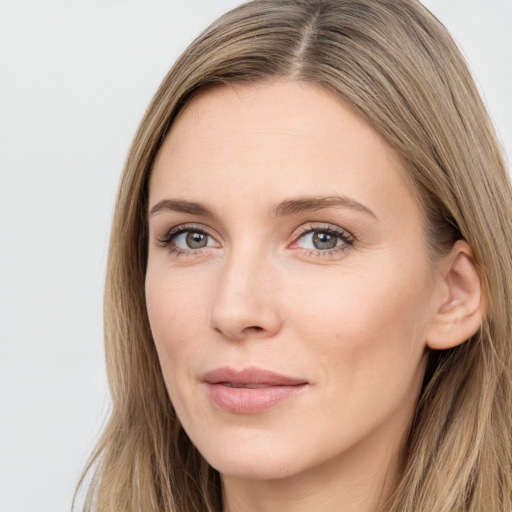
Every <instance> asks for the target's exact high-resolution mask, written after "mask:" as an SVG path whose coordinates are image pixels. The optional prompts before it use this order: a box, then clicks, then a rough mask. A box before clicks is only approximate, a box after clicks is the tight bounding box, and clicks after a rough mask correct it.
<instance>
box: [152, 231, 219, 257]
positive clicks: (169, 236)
mask: <svg viewBox="0 0 512 512" xmlns="http://www.w3.org/2000/svg"><path fill="white" fill-rule="evenodd" d="M189 232H191V233H200V234H202V235H205V236H209V237H211V235H210V234H209V233H208V232H207V231H206V230H205V229H204V228H203V227H202V226H198V225H194V224H183V225H180V226H176V227H175V228H172V229H170V230H169V231H168V232H167V233H166V234H165V235H164V236H163V237H161V238H159V239H158V246H159V247H168V246H169V244H171V243H172V241H173V240H175V239H176V238H177V237H178V236H179V235H182V234H183V233H189ZM212 238H213V237H212ZM169 252H170V254H173V255H175V256H182V255H186V256H194V255H198V254H200V253H202V252H203V249H202V248H201V249H190V250H188V251H187V250H185V249H181V248H179V247H171V249H170V251H169Z"/></svg>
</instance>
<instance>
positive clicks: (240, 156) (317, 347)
mask: <svg viewBox="0 0 512 512" xmlns="http://www.w3.org/2000/svg"><path fill="white" fill-rule="evenodd" d="M305 196H308V197H310V196H322V197H325V196H327V197H332V196H344V197H346V198H349V199H350V200H351V201H356V202H357V203H358V204H359V205H361V206H360V207H357V208H356V207H354V205H353V204H352V203H348V204H342V205H330V206H329V205H324V207H321V208H320V207H319V208H316V209H314V210H311V209H310V210H302V211H297V209H296V210H295V211H291V212H290V211H288V212H282V211H281V212H280V214H276V212H275V211H274V212H273V211H272V208H274V210H275V205H278V204H280V203H282V202H283V201H287V200H294V199H296V198H304V197H305ZM168 199H173V200H176V199H177V200H186V201H193V202H194V203H199V204H200V205H202V206H204V207H205V208H207V209H208V210H210V212H211V215H203V214H202V213H201V212H200V211H192V210H190V211H187V212H185V211H175V210H173V209H169V208H165V207H161V208H160V209H159V210H158V211H157V212H154V213H152V214H151V213H150V214H149V259H148V267H147V276H146V298H147V309H148V314H149V319H150V324H151V329H152V333H153V336H154V340H155V344H156V348H157V351H158V356H159V359H160V363H161V366H162V371H163V376H164V379H165V382H166V386H167V389H168V392H169V395H170V398H171V401H172V403H173V405H174V407H175V409H176V411H177V414H178V416H179V418H180V420H181V422H182V425H183V427H184V428H185V430H186V432H187V433H188V435H189V437H190V438H191V439H192V441H193V443H194V444H195V445H196V446H197V448H198V449H199V451H200V452H201V453H202V455H203V456H204V457H205V458H206V460H207V461H208V462H209V463H210V464H211V465H212V466H213V467H214V468H216V469H217V470H219V471H220V473H221V476H222V483H223V495H224V507H225V510H226V511H250V510H254V511H256V510H257V511H262V512H263V511H271V510H280V511H281V512H285V511H288V510H293V511H295V512H297V511H302V510H304V511H306V510H307V511H311V510H323V511H331V510H333V511H334V510H336V511H339V510H343V511H344V512H351V511H357V512H364V511H369V510H373V509H374V508H375V507H376V506H378V503H379V502H381V501H382V500H383V499H384V498H385V497H386V496H387V494H388V492H389V489H390V488H391V486H392V485H393V483H394V480H395V477H396V473H397V467H398V463H399V459H400V450H401V448H402V445H403V440H404V436H405V435H406V431H407V428H408V426H409V423H410V420H411V417H412V414H413V410H414V404H415V401H416V399H417V396H418V393H419V390H420V387H421V383H422V378H423V375H424V371H425V364H426V348H427V344H428V336H429V332H430V330H431V329H432V328H433V327H432V326H433V323H434V322H435V321H436V319H437V316H436V315H437V314H438V311H439V304H440V303H442V302H446V303H449V302H450V300H451V302H452V303H453V302H454V301H453V298H451V297H450V293H449V291H447V287H446V286H445V281H443V279H442V278H441V277H439V276H442V272H440V271H439V268H437V267H436V266H435V265H433V264H432V262H431V261H430V259H429V253H428V249H427V244H426V242H425V238H424V225H423V217H422V212H421V209H420V206H419V204H418V202H417V200H416V198H415V195H414V193H413V191H412V190H411V188H410V186H409V184H408V182H407V180H406V179H405V178H404V175H403V170H402V169H401V168H400V163H399V160H398V158H397V157H396V155H395V153H394V152H393V150H392V149H391V148H390V147H389V146H388V145H387V144H386V143H385V142H384V141H383V140H382V138H381V137H380V136H379V135H378V134H377V133H376V132H375V131H374V130H372V128H371V127H370V126H369V125H368V124H366V123H365V122H364V121H363V120H361V119H360V118H359V117H358V116H357V115H355V114H354V113H353V112H352V111H351V110H349V109H348V108H347V107H346V106H345V105H343V103H341V102H340V101H339V100H338V99H336V98H334V97H333V96H332V95H330V94H329V93H327V92H326V91H324V90H323V89H321V88H319V87H317V86H314V85H307V84H301V83H297V82H293V81H289V82H286V81H280V82H275V83H268V84H261V85H257V86H248V85H241V86H235V87H219V88H216V89H213V90H210V91H208V92H205V93H202V94H201V95H199V96H198V97H196V98H195V99H194V100H193V101H192V102H191V103H190V104H189V105H188V106H187V108H186V109H185V110H184V111H183V112H182V113H181V115H180V116H179V118H178V119H177V121H176V122H175V123H174V125H173V127H172V129H171V131H170V133H169V135H168V136H167V138H166V140H165V142H164V144H163V147H162V148H161V150H160V152H159V154H158V157H157V159H156V162H155V165H154V169H153V172H152V176H151V181H150V189H149V209H150V210H151V209H153V208H154V207H155V205H157V204H159V203H160V204H162V203H161V201H164V200H168ZM174 204H175V203H174ZM367 210H368V211H367ZM283 213H284V214H283ZM176 226H182V227H183V226H184V229H188V230H189V232H192V233H194V232H196V231H197V230H198V229H200V230H202V231H203V232H205V233H207V234H208V237H207V238H206V240H207V245H206V246H205V247H203V248H200V249H196V248H190V247H187V240H186V234H184V235H181V236H179V237H175V238H174V239H173V240H172V241H171V242H169V243H164V242H162V240H163V239H164V238H165V236H166V234H167V233H168V232H169V230H171V229H172V228H175V227H176ZM326 227H328V228H329V229H331V230H332V229H334V230H338V231H339V232H340V233H341V234H342V235H343V236H345V238H337V237H336V235H334V236H335V240H336V244H337V247H336V248H335V249H333V250H325V249H324V248H323V247H322V249H318V248H317V247H315V245H314V244H313V242H312V235H311V234H308V235H304V234H303V233H304V230H306V231H307V230H314V229H316V230H317V232H316V233H317V234H318V230H319V229H325V228H326ZM348 234H350V237H349V238H348V240H349V241H351V242H350V243H349V241H347V238H346V237H347V236H348ZM352 242H353V243H352ZM180 251H181V252H180ZM443 332H444V331H443ZM222 366H230V367H233V368H237V369H240V368H246V367H248V366H256V367H259V368H264V369H268V370H272V371H274V372H278V373H281V374H284V375H287V376H292V377H296V378H301V379H303V380H305V381H307V383H308V384H307V386H306V387H305V388H304V389H303V390H302V391H301V392H300V393H298V394H297V395H296V396H294V397H293V398H291V399H289V400H286V401H284V402H282V403H280V404H278V405H276V406H274V407H272V408H270V409H268V410H266V411H264V412H262V413H259V414H253V415H243V414H235V413H231V412H226V411H223V410H221V409H219V408H218V407H217V406H215V404H213V403H212V401H211V400H210V399H209V397H208V394H207V393H206V391H205V386H204V383H203V382H202V380H201V376H202V375H204V373H205V372H207V371H210V370H213V369H215V368H218V367H222Z"/></svg>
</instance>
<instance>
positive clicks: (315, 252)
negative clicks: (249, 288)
mask: <svg viewBox="0 0 512 512" xmlns="http://www.w3.org/2000/svg"><path fill="white" fill-rule="evenodd" d="M183 233H199V234H202V235H205V236H208V237H210V238H213V237H212V236H211V235H210V234H209V233H208V231H206V230H205V229H204V228H203V227H202V226H200V225H194V224H184V225H180V226H176V227H174V228H172V229H170V230H169V231H168V232H167V233H166V234H165V235H164V236H163V237H161V238H159V239H158V246H159V247H168V246H169V245H170V244H171V243H172V242H173V240H175V239H176V238H177V237H178V236H179V235H181V234H183ZM310 233H324V234H328V235H332V236H335V237H336V238H338V239H340V240H341V241H342V242H343V244H342V245H340V246H337V247H334V248H332V249H326V250H320V249H302V250H303V251H305V255H306V256H307V257H319V258H321V257H328V256H332V255H334V254H338V253H343V252H345V251H347V250H349V249H350V248H351V247H353V246H354V244H355V238H354V236H353V235H351V234H350V233H349V232H348V231H345V230H344V229H341V228H338V227H334V226H331V225H325V224H324V225H321V226H315V225H313V224H309V225H308V226H306V227H304V228H302V229H301V230H300V231H298V232H297V233H295V234H294V235H293V238H294V242H293V243H292V244H291V246H293V245H294V244H296V243H297V242H298V241H299V240H301V239H302V238H303V237H305V236H306V235H308V234H310ZM205 248H207V247H204V248H199V249H190V250H185V249H181V248H179V247H175V246H174V247H171V249H170V251H169V252H170V254H173V255H175V256H181V255H186V256H197V255H199V254H201V253H202V252H203V249H205ZM298 249H300V248H296V249H295V250H298Z"/></svg>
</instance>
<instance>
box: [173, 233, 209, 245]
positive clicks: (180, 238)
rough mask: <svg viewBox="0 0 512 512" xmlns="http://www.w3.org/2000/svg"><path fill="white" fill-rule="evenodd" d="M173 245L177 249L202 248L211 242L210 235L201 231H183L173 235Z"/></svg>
mask: <svg viewBox="0 0 512 512" xmlns="http://www.w3.org/2000/svg"><path fill="white" fill-rule="evenodd" d="M172 240H173V242H174V245H175V246H176V247H178V248H179V249H202V248H203V247H207V246H208V245H212V244H211V237H210V235H208V234H207V233H204V232H202V231H184V232H183V233H179V234H178V235H176V236H174V238H173V239H172Z"/></svg>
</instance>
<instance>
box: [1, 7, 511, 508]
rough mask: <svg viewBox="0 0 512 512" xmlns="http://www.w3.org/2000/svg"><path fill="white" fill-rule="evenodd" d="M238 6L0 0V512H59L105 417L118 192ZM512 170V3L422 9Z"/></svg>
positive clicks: (66, 503) (69, 496)
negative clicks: (437, 25) (190, 65)
mask: <svg viewBox="0 0 512 512" xmlns="http://www.w3.org/2000/svg"><path fill="white" fill-rule="evenodd" d="M238 3H239V2H238V0H188V1H176V0H174V1H161V2H157V1H144V2H142V1H138V2H134V1H126V0H125V1H102V2H100V1H91V0H89V1H71V0H70V1H67V2H64V1H62V2H35V1H34V2H25V1H8V0H3V1H2V0H0V512H57V511H66V510H69V507H70V502H71V496H72V493H73V488H74V485H75V484H76V481H77V479H78V477H79V474H80V471H81V469H82V467H83V465H84V463H85V461H86V458H87V456H88V454H89V452H90V450H91V448H92V446H93V443H94V439H95V438H96V436H97V434H98V432H99V430H100V427H101V425H102V422H103V419H104V416H105V413H106V412H107V411H108V390H107V384H106V378H105V371H104V362H103V345H102V343H103V341H102V293H103V292H102V288H103V280H104V274H105V262H106V251H107V241H108V232H109V223H110V217H111V213H112V207H113V200H114V196H115V189H116V184H117V181H118V178H119V175H120V172H121V169H122V165H123V161H124V158H125V155H126V152H127V149H128V146H129V144H130V140H131V138H132V136H133V134H134V132H135V130H136V127H137V124H138V122H139V120H140V118H141V116H142V114H143V112H144V109H145V107H146V106H147V104H148V102H149V100H150V99H151V96H152V94H153V93H154V92H155V90H156V88H157V86H158V84H159V82H160V80H161V79H162V78H163V76H164V75H165V73H166V72H167V70H168V69H169V67H170V66H171V64H172V62H173V61H174V60H175V59H176V58H177V56H178V55H179V54H180V53H181V51H182V50H184V49H185V47H186V45H187V44H188V43H189V42H190V41H191V40H192V39H193V38H194V37H195V36H196V35H197V34H198V33H199V31H200V30H202V29H203V28H204V27H205V26H206V25H207V24H208V23H209V22H210V21H213V20H214V19H215V18H216V17H217V16H218V15H219V14H221V13H222V12H224V11H225V10H227V9H228V8H230V7H232V6H234V5H236V4H238ZM424 3H425V4H426V5H427V7H429V8H430V9H431V10H432V11H433V12H434V13H435V14H436V15H437V16H438V17H439V18H440V19H441V21H443V22H444V23H445V24H446V25H447V26H448V28H449V29H450V30H451V31H452V33H453V34H454V36H455V38H456V39H457V41H458V42H459V44H460V46H461V47H462V49H463V51H464V54H465V55H466V57H467V58H468V60H469V62H470V65H471V67H472V69H473V71H474V74H475V76H476V79H477V82H478V84H479V87H480V89H481V91H482V93H483V95H484V99H485V101H486V103H487V105H488V107H489V109H490V111H491V115H492V117H493V119H494V122H495V124H496V127H497V130H498V133H499V136H500V139H501V141H502V143H503V145H504V146H505V148H506V151H507V153H508V154H509V155H511V154H512V87H511V82H512V31H511V28H510V27H511V26H512V0H426V1H425V2H424Z"/></svg>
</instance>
